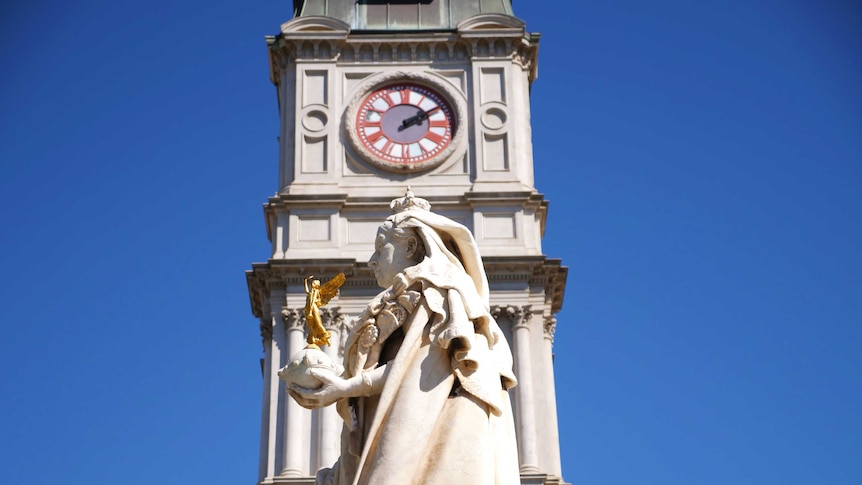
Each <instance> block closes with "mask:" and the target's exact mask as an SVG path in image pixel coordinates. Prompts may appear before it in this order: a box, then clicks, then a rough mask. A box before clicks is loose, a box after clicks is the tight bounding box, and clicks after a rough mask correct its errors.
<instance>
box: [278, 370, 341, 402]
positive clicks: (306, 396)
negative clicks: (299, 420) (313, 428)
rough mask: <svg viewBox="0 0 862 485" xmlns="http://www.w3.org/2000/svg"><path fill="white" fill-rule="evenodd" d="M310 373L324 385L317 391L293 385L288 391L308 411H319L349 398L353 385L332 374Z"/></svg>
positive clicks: (309, 371)
mask: <svg viewBox="0 0 862 485" xmlns="http://www.w3.org/2000/svg"><path fill="white" fill-rule="evenodd" d="M308 373H309V374H310V375H312V376H314V377H315V378H317V379H318V380H320V381H321V382H322V383H323V385H322V386H320V387H319V388H317V389H308V388H306V387H301V386H298V385H296V384H291V385H290V388H289V389H288V390H287V392H288V394H290V396H291V397H293V399H295V400H296V402H297V403H298V404H299V405H300V406H302V407H304V408H306V409H318V408H322V407H326V406H329V405H330V404H332V403H334V402H336V401H338V400H339V399H342V398H344V397H347V396H348V394H349V391H350V389H351V383H350V381H348V380H347V379H343V378H341V377H339V376H337V375H335V374H333V373H331V372H326V371H320V370H317V369H309V370H308Z"/></svg>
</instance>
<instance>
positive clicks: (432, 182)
mask: <svg viewBox="0 0 862 485" xmlns="http://www.w3.org/2000/svg"><path fill="white" fill-rule="evenodd" d="M268 44H269V48H270V59H271V77H272V81H273V83H274V84H275V85H276V88H277V92H278V102H279V113H280V118H281V131H280V142H281V143H280V164H279V191H278V193H277V194H275V195H274V196H272V197H270V199H269V201H268V203H267V204H265V206H264V212H265V215H266V227H267V234H268V236H269V238H270V240H271V242H272V254H271V255H270V258H269V260H268V262H266V263H258V264H254V265H253V269H252V270H251V271H249V272H248V273H247V279H248V284H249V295H250V298H251V305H252V311H253V313H254V314H255V315H256V316H257V317H259V318H260V321H261V334H262V336H263V342H264V354H265V357H264V360H263V378H264V392H263V420H262V428H261V464H260V471H259V477H258V481H259V483H313V482H314V480H313V476H314V474H315V472H316V471H317V470H318V469H319V468H321V467H325V466H330V465H332V463H333V462H334V461H335V460H336V459H337V458H338V453H339V451H338V450H339V441H340V435H341V421H340V418H339V417H338V416H337V414H336V413H335V410H334V409H332V407H330V408H326V409H320V410H316V411H309V410H306V409H303V408H301V407H300V406H299V405H297V404H296V403H295V402H294V401H293V400H292V399H290V398H289V397H288V396H287V394H286V393H285V392H284V387H283V383H282V381H280V380H279V379H278V377H277V372H278V370H279V369H280V368H281V367H282V366H284V365H285V364H286V363H287V361H288V359H289V357H290V355H292V354H293V353H295V352H297V351H298V350H300V349H301V348H303V347H304V345H305V339H304V334H303V332H304V328H303V326H302V323H303V322H302V312H301V309H302V307H303V306H304V304H305V292H304V290H303V279H304V278H305V277H306V276H308V275H310V274H314V275H316V276H317V277H319V278H321V279H324V278H328V277H332V276H334V275H335V274H337V273H338V272H343V273H345V274H346V275H347V282H346V283H345V285H344V286H343V287H342V289H341V293H340V295H339V296H338V297H336V298H335V299H333V301H331V302H330V303H329V304H328V305H327V306H326V307H325V308H324V309H323V310H324V311H323V315H322V317H323V320H324V325H325V326H326V327H327V328H328V329H329V330H330V331H331V332H332V339H331V340H332V343H333V345H332V346H330V347H324V350H325V351H326V352H327V353H329V354H330V356H332V357H333V358H334V359H335V360H336V361H340V356H339V353H340V352H341V337H342V336H344V335H345V334H346V329H347V328H349V326H350V325H352V324H353V319H354V318H356V316H358V314H359V313H360V312H361V311H362V310H363V309H364V308H365V305H366V303H367V301H368V299H369V298H370V297H372V296H373V295H375V294H376V293H377V292H378V291H379V289H378V288H376V285H375V282H374V278H373V276H372V275H371V272H370V271H369V270H368V267H367V265H366V261H367V260H368V257H369V256H370V255H371V253H372V252H373V240H374V234H375V231H376V229H377V226H378V225H379V224H380V223H381V222H382V221H383V220H384V219H385V218H386V216H387V215H389V213H390V211H389V207H388V204H389V201H390V200H391V199H394V198H396V197H400V196H402V195H403V194H404V190H405V188H406V187H407V186H408V185H409V186H411V187H412V189H413V191H414V193H415V194H416V195H417V196H420V197H423V198H426V199H428V200H429V201H430V202H431V203H432V206H433V208H434V211H435V212H438V213H440V214H443V215H445V216H447V217H449V218H451V219H453V220H456V221H458V222H461V223H462V224H464V225H465V226H467V227H468V228H470V229H471V231H472V232H473V233H474V235H475V238H476V241H477V243H478V245H479V248H480V250H481V252H482V256H483V258H484V260H485V266H486V271H487V275H488V279H489V283H490V286H491V303H492V311H493V313H494V316H495V318H496V319H497V320H498V322H499V324H500V326H501V327H502V329H503V331H504V333H505V334H506V336H507V338H508V339H509V342H510V344H511V346H512V350H513V353H514V356H515V372H516V375H517V377H518V379H519V385H518V386H517V387H516V388H515V389H513V390H512V391H511V392H512V398H513V406H514V411H515V418H516V428H517V433H518V447H519V455H520V466H521V473H522V483H524V484H527V483H530V484H540V483H544V484H557V483H563V482H562V472H561V469H560V452H559V440H558V433H557V413H556V403H555V393H554V370H553V361H552V343H553V331H554V328H555V325H556V320H555V318H554V315H555V313H556V312H557V311H559V309H560V306H561V305H562V296H563V291H564V288H565V280H566V272H567V269H566V268H565V267H563V266H561V264H560V261H559V260H552V259H548V258H546V257H545V256H544V255H543V253H542V248H541V238H542V233H543V231H544V223H545V215H546V212H547V206H548V204H547V202H546V201H545V200H544V198H543V197H542V195H541V194H539V193H538V192H537V191H536V189H535V187H534V183H533V159H532V145H531V134H530V122H529V120H530V109H529V89H530V83H531V82H532V80H533V79H534V78H535V76H536V55H537V49H538V36H535V35H531V34H528V33H526V31H525V29H524V24H523V22H521V21H520V20H518V19H516V18H514V17H511V16H508V15H500V14H483V15H478V16H475V17H472V18H469V19H467V20H465V21H463V22H461V23H460V24H459V26H458V29H457V31H447V32H425V33H420V32H398V33H366V32H351V31H350V28H349V26H348V25H347V24H345V23H343V22H341V21H339V20H336V19H333V18H328V17H299V18H296V19H294V20H292V21H290V22H287V23H285V24H284V25H283V26H282V32H281V34H280V35H278V36H276V37H272V38H268ZM397 78H405V79H413V80H418V82H421V83H424V84H427V85H430V86H433V87H434V88H436V89H438V90H440V91H445V93H447V96H448V97H450V98H451V99H450V101H451V103H453V105H456V106H458V107H459V108H457V109H456V111H458V112H459V115H458V116H459V117H460V118H459V125H458V130H459V134H460V137H458V136H456V137H455V138H454V139H453V147H454V148H453V150H452V152H451V156H449V157H448V159H446V160H444V161H443V162H442V163H440V164H439V165H437V166H435V167H431V168H428V169H426V170H424V171H411V170H402V171H399V170H391V171H387V170H384V169H381V168H379V167H377V166H374V165H373V164H369V163H367V162H365V161H364V160H363V159H362V157H361V156H359V155H358V154H357V153H356V150H354V149H353V148H352V145H351V141H350V134H349V129H350V126H351V124H350V122H349V118H350V113H351V106H352V104H355V103H356V102H357V99H359V98H360V97H361V96H362V95H363V94H364V93H366V92H367V90H368V89H371V88H372V87H373V86H376V85H379V83H381V82H386V81H385V80H387V79H397Z"/></svg>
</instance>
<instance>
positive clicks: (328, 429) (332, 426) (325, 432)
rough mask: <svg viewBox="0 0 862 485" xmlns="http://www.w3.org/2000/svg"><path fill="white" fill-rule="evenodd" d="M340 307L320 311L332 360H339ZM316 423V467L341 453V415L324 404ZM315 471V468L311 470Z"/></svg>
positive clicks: (327, 463) (341, 325)
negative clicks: (317, 424) (317, 425)
mask: <svg viewBox="0 0 862 485" xmlns="http://www.w3.org/2000/svg"><path fill="white" fill-rule="evenodd" d="M339 310H340V308H338V307H334V308H323V309H321V311H320V316H321V319H322V320H323V326H324V327H325V328H326V330H327V331H328V332H329V333H330V336H329V342H330V344H329V345H327V346H325V347H323V351H324V352H326V355H328V356H329V357H330V358H331V359H332V361H333V362H341V358H340V357H339V355H338V354H339V352H340V350H339V346H340V345H339V344H340V342H341V332H342V330H343V327H344V315H342V314H341V312H340V311H339ZM318 412H319V413H320V414H319V416H318V423H319V426H320V430H319V432H318V440H317V445H318V449H317V461H318V463H317V469H318V470H319V469H320V468H324V467H331V466H332V465H333V463H335V461H336V460H338V456H339V455H340V454H341V447H340V444H341V423H342V421H341V417H340V416H339V415H338V411H337V410H336V409H335V406H326V407H324V408H321V409H320V410H318ZM313 471H316V470H313Z"/></svg>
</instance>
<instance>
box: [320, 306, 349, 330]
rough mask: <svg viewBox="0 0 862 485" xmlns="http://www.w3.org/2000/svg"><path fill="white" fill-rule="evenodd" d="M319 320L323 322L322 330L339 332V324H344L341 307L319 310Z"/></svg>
mask: <svg viewBox="0 0 862 485" xmlns="http://www.w3.org/2000/svg"><path fill="white" fill-rule="evenodd" d="M320 320H321V321H322V322H323V328H325V329H327V330H329V331H336V332H337V331H339V330H340V329H341V324H342V323H343V322H344V315H342V314H341V307H332V308H321V309H320Z"/></svg>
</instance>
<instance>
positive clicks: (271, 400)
mask: <svg viewBox="0 0 862 485" xmlns="http://www.w3.org/2000/svg"><path fill="white" fill-rule="evenodd" d="M269 301H272V299H270V300H269ZM267 306H269V304H268V305H267ZM272 306H273V307H275V308H269V312H267V314H266V316H265V317H264V318H265V319H267V320H268V321H269V322H270V323H269V324H268V325H267V324H266V323H262V324H261V333H262V334H263V337H264V352H266V354H265V357H264V368H263V372H264V380H263V382H264V386H265V388H264V391H263V394H264V397H265V399H266V400H265V401H264V404H263V409H264V412H263V414H264V418H263V421H264V423H263V426H264V427H265V428H266V429H265V433H266V443H261V446H262V447H264V446H265V447H266V448H265V449H266V463H263V464H261V469H262V470H261V472H262V474H264V475H265V477H266V479H272V477H275V476H277V475H278V474H279V472H280V471H281V467H282V463H283V461H282V452H283V447H284V440H283V435H282V432H283V430H284V422H283V420H284V417H283V416H282V414H281V406H282V403H283V402H284V398H283V396H282V395H283V394H284V384H283V383H282V382H281V379H279V378H278V370H279V369H281V367H282V366H283V365H284V355H285V354H286V353H287V341H286V340H287V339H286V336H285V333H284V320H283V319H282V317H281V315H279V314H278V307H277V305H272ZM267 327H268V328H267ZM261 441H263V440H261Z"/></svg>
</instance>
